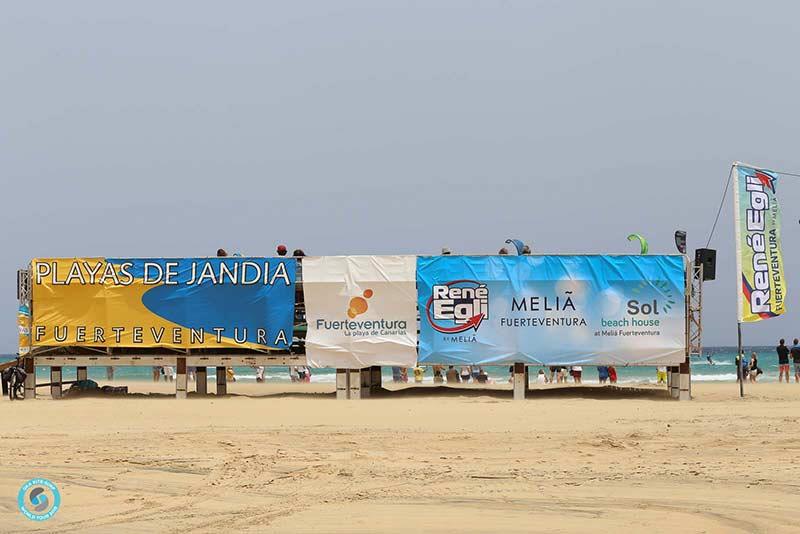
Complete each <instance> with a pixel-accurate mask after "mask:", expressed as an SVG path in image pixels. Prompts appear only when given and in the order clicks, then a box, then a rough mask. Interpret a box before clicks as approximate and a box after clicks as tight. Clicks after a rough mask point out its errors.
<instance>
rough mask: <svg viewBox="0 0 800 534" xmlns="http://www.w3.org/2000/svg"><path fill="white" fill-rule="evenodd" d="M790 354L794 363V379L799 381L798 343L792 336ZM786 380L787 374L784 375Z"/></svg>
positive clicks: (799, 359) (787, 378)
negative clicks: (792, 341)
mask: <svg viewBox="0 0 800 534" xmlns="http://www.w3.org/2000/svg"><path fill="white" fill-rule="evenodd" d="M789 352H790V353H791V355H792V363H794V381H795V383H798V382H800V345H798V344H797V338H794V344H793V345H792V348H791V350H790V351H789ZM786 381H787V382H788V381H789V375H788V374H787V375H786Z"/></svg>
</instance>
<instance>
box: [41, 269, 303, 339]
mask: <svg viewBox="0 0 800 534" xmlns="http://www.w3.org/2000/svg"><path fill="white" fill-rule="evenodd" d="M295 271H296V263H295V260H293V259H286V258H238V257H236V258H183V259H161V258H159V259H110V258H69V259H64V258H55V259H36V260H34V261H33V262H32V272H31V276H32V286H33V297H32V311H33V316H32V325H31V339H32V345H33V346H34V347H42V346H67V345H79V346H90V347H172V348H209V347H237V348H249V349H268V348H274V349H281V350H287V349H288V348H289V347H290V346H291V343H292V333H293V322H294V281H295Z"/></svg>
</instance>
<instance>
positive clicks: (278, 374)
mask: <svg viewBox="0 0 800 534" xmlns="http://www.w3.org/2000/svg"><path fill="white" fill-rule="evenodd" d="M744 352H745V354H746V355H747V357H748V358H749V355H750V353H751V352H756V353H757V354H758V356H759V367H760V368H761V369H762V370H763V371H764V373H763V374H762V375H761V376H760V377H759V381H764V382H777V380H778V362H777V355H776V354H775V348H774V347H771V346H762V345H750V346H745V347H744ZM735 355H736V347H735V346H714V347H706V348H705V349H704V350H703V356H702V357H692V359H691V364H692V380H693V381H697V382H736V366H735V364H734V358H735ZM15 358H16V355H14V354H0V361H9V360H13V359H15ZM422 367H425V369H426V371H425V375H424V378H423V384H426V383H433V372H432V370H431V366H430V365H424V366H422ZM482 367H483V368H484V370H486V372H487V374H488V375H489V377H490V379H492V380H493V381H494V382H496V383H503V382H505V381H507V380H508V377H509V376H510V375H509V372H508V364H505V365H484V366H482ZM529 369H530V375H531V377H532V378H531V380H532V381H533V380H534V379H533V376H534V375H536V374H538V369H544V370H545V373H546V374H547V375H548V376H549V371H548V369H547V366H539V365H529ZM595 369H596V367H595V366H587V365H584V366H583V382H584V383H587V384H597V383H599V378H598V376H597V373H596V371H595ZM616 369H617V374H618V377H619V380H618V383H619V384H631V385H633V384H655V383H656V366H651V365H643V366H639V365H636V366H616ZM62 371H63V377H64V380H74V379H75V375H76V373H77V371H76V368H75V367H74V366H65V367H63V369H62ZM311 373H312V377H311V381H312V382H315V383H334V382H335V381H336V370H335V369H332V368H321V369H311ZM88 374H89V378H90V379H93V380H96V381H105V380H107V377H106V366H94V367H89V369H88ZM234 374H235V376H236V378H237V380H243V381H255V380H256V372H255V368H254V367H248V366H234ZM382 375H383V381H384V382H391V380H392V368H391V367H389V366H383V368H382ZM208 376H209V377H212V376H215V369H214V368H213V367H212V368H210V369H209V370H208ZM36 377H37V381H49V368H48V367H47V366H37V368H36ZM264 378H265V382H268V383H283V382H286V383H289V382H291V378H290V376H289V367H288V366H266V367H265V370H264ZM125 380H131V381H150V380H152V369H151V367H149V366H136V367H134V366H123V365H120V366H114V381H115V382H120V381H125ZM410 381H411V382H413V377H412V378H411V379H410Z"/></svg>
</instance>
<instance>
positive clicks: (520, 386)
mask: <svg viewBox="0 0 800 534" xmlns="http://www.w3.org/2000/svg"><path fill="white" fill-rule="evenodd" d="M527 394H528V367H527V366H526V365H525V364H524V363H515V364H514V400H525V397H526V396H527Z"/></svg>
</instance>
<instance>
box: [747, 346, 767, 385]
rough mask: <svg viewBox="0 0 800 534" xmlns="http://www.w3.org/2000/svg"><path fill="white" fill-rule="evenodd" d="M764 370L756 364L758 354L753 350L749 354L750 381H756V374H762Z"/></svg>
mask: <svg viewBox="0 0 800 534" xmlns="http://www.w3.org/2000/svg"><path fill="white" fill-rule="evenodd" d="M763 372H764V371H762V370H761V368H760V367H759V366H758V354H756V353H755V352H754V353H752V354H751V355H750V382H756V381H757V380H758V375H760V374H762V373H763Z"/></svg>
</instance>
